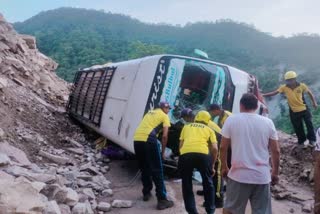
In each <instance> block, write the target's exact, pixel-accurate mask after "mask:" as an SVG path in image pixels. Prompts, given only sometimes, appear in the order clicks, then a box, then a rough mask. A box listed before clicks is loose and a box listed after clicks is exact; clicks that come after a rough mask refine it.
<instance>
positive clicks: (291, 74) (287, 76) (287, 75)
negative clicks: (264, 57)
mask: <svg viewBox="0 0 320 214" xmlns="http://www.w3.org/2000/svg"><path fill="white" fill-rule="evenodd" d="M297 76H298V75H297V73H296V72H294V71H288V72H286V73H285V75H284V79H285V80H289V79H294V78H297Z"/></svg>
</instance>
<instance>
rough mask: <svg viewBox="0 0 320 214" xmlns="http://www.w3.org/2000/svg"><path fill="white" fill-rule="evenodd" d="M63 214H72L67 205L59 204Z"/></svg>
mask: <svg viewBox="0 0 320 214" xmlns="http://www.w3.org/2000/svg"><path fill="white" fill-rule="evenodd" d="M59 208H60V211H61V214H71V210H70V207H69V206H68V205H66V204H59Z"/></svg>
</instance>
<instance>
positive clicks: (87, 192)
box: [82, 188, 96, 200]
mask: <svg viewBox="0 0 320 214" xmlns="http://www.w3.org/2000/svg"><path fill="white" fill-rule="evenodd" d="M82 193H83V194H85V195H86V196H88V199H89V200H91V199H96V196H95V195H94V192H93V190H92V189H91V188H84V189H83V190H82Z"/></svg>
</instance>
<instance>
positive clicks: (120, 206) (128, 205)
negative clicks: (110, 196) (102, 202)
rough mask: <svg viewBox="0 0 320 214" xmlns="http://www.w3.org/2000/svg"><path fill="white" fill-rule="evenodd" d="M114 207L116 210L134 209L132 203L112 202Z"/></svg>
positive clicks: (123, 201)
mask: <svg viewBox="0 0 320 214" xmlns="http://www.w3.org/2000/svg"><path fill="white" fill-rule="evenodd" d="M112 207H115V208H130V207H132V201H128V200H114V201H113V202H112Z"/></svg>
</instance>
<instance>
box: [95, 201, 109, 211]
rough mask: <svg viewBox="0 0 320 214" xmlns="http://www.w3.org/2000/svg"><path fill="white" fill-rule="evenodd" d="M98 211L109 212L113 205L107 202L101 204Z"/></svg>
mask: <svg viewBox="0 0 320 214" xmlns="http://www.w3.org/2000/svg"><path fill="white" fill-rule="evenodd" d="M97 210H99V211H103V212H109V211H110V210H111V205H110V204H109V203H107V202H100V203H99V204H98V207H97Z"/></svg>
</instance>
